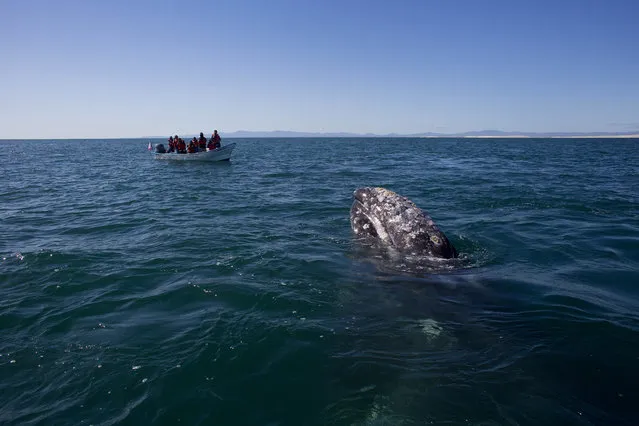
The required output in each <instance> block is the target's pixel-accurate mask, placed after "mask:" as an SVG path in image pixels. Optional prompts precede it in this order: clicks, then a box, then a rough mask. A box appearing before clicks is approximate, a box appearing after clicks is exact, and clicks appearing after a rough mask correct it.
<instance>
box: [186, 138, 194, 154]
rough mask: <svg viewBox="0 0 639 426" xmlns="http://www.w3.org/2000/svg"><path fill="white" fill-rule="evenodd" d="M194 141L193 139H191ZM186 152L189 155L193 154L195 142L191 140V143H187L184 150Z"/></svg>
mask: <svg viewBox="0 0 639 426" xmlns="http://www.w3.org/2000/svg"><path fill="white" fill-rule="evenodd" d="M193 139H195V138H193ZM186 152H188V153H189V154H194V153H195V142H193V141H192V140H191V142H189V147H188V148H187V149H186Z"/></svg>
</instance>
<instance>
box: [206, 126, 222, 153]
mask: <svg viewBox="0 0 639 426" xmlns="http://www.w3.org/2000/svg"><path fill="white" fill-rule="evenodd" d="M221 140H222V138H221V137H220V135H219V134H218V133H217V130H214V131H213V134H212V135H211V139H210V140H209V145H208V148H209V150H212V149H216V148H220V147H221V146H222V144H221Z"/></svg>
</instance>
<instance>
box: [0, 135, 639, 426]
mask: <svg viewBox="0 0 639 426" xmlns="http://www.w3.org/2000/svg"><path fill="white" fill-rule="evenodd" d="M222 136H224V135H222ZM148 142H149V141H148V140H139V139H138V140H56V141H4V142H0V178H1V179H2V185H1V186H0V291H1V292H2V297H1V298H0V332H1V336H2V337H1V338H0V378H1V379H2V380H0V423H1V424H7V425H18V424H20V425H53V424H55V425H89V424H91V425H98V424H99V425H111V424H131V425H139V424H153V425H175V424H185V425H209V424H223V425H327V424H331V425H381V424H392V425H413V424H415V425H416V424H419V425H423V424H434V425H443V424H445V425H457V424H463V425H469V424H472V425H539V424H544V425H636V424H637V421H638V420H639V406H638V404H637V401H639V390H638V388H637V382H638V380H639V287H638V286H639V279H638V278H639V273H638V271H639V145H638V142H637V140H630V139H399V138H398V139H383V138H376V139H373V138H370V139H310V138H309V139H237V140H234V141H233V142H236V143H237V147H236V149H235V151H234V154H233V158H232V160H231V161H230V162H224V163H215V164H200V163H194V162H174V163H172V162H165V161H157V160H154V159H153V157H152V155H151V154H150V153H149V152H148V151H147V149H146V148H147V143H148ZM153 142H154V143H157V142H161V141H159V140H156V141H153ZM162 142H163V141H162ZM229 142H231V140H224V139H223V143H229ZM364 185H373V186H384V187H386V188H388V189H391V190H394V191H396V192H398V193H400V194H401V195H405V196H407V197H409V198H411V199H412V200H413V201H414V202H415V203H416V204H417V205H418V206H420V207H422V208H423V209H425V210H426V211H427V212H428V213H429V214H430V215H431V216H432V217H433V219H434V220H435V222H437V224H438V225H439V227H440V228H441V229H442V230H443V231H444V232H445V233H446V235H447V236H448V238H449V239H450V240H451V241H452V242H453V244H454V245H455V246H456V248H457V250H458V251H459V252H460V253H461V257H460V258H459V259H457V260H456V261H454V262H450V263H446V264H445V265H443V266H442V268H440V269H436V270H429V269H427V270H415V269H411V268H407V267H406V265H404V264H403V263H402V262H401V260H400V261H398V260H397V259H393V258H387V257H385V256H383V255H380V253H377V252H373V251H371V250H367V249H366V248H363V247H361V246H360V244H358V242H357V241H354V239H353V236H352V234H351V230H350V225H349V218H348V217H349V216H348V215H349V209H350V205H351V202H352V192H353V191H354V190H355V189H356V188H357V187H359V186H364Z"/></svg>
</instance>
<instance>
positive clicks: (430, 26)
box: [0, 0, 639, 139]
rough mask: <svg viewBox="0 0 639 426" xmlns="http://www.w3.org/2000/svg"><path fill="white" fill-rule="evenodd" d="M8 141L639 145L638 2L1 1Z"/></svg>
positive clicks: (2, 120)
mask: <svg viewBox="0 0 639 426" xmlns="http://www.w3.org/2000/svg"><path fill="white" fill-rule="evenodd" d="M0 60H1V64H0V139H28V138H118V137H145V136H164V135H167V136H168V135H171V134H180V135H181V134H193V133H199V132H200V131H203V132H204V133H205V134H207V135H208V134H210V133H211V132H212V131H213V129H218V130H219V131H220V133H221V134H222V135H224V133H225V132H227V133H228V132H233V131H237V130H251V131H270V130H288V131H305V132H356V133H369V132H370V133H377V134H386V133H392V132H395V133H403V134H407V133H419V132H437V133H458V132H464V131H474V130H485V129H491V130H492V129H496V130H502V131H526V132H563V131H566V132H618V131H619V132H628V131H636V130H639V1H636V0H625V1H624V0H598V1H594V0H561V1H559V0H552V1H550V0H438V1H435V0H414V1H413V0H384V1H378V0H228V1H221V0H220V1H218V0H208V1H191V0H179V1H167V0H148V1H146V0H111V1H98V0H75V1H71V0H56V1H48V0H0Z"/></svg>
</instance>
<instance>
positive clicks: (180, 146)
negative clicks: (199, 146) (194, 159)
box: [176, 135, 186, 154]
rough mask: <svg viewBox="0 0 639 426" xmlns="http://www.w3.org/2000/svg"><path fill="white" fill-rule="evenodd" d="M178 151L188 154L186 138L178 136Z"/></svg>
mask: <svg viewBox="0 0 639 426" xmlns="http://www.w3.org/2000/svg"><path fill="white" fill-rule="evenodd" d="M176 138H177V135H176ZM177 151H178V154H186V144H185V143H184V140H183V139H182V138H178V143H177Z"/></svg>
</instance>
